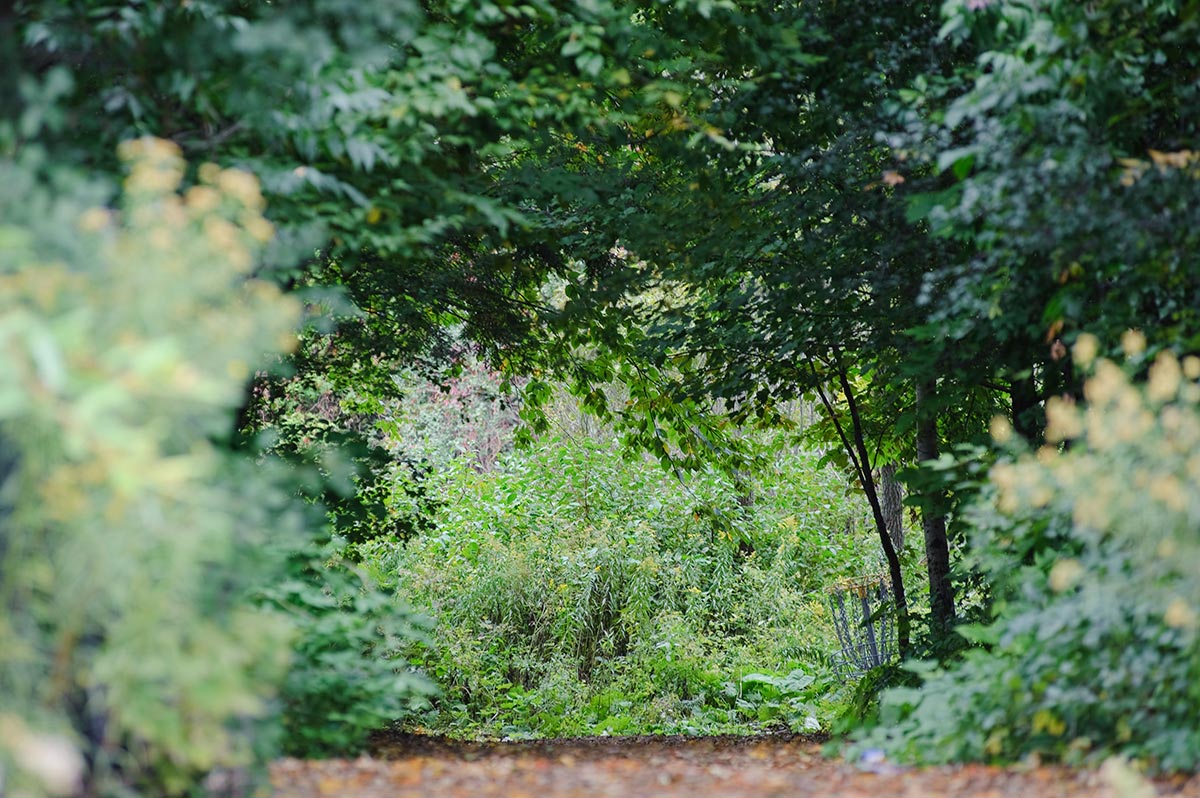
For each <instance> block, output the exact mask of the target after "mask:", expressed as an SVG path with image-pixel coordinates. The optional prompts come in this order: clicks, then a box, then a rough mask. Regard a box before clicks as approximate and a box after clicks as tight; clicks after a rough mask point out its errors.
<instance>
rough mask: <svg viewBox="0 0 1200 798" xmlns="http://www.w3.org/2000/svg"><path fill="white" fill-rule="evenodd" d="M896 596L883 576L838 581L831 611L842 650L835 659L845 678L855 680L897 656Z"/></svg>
mask: <svg viewBox="0 0 1200 798" xmlns="http://www.w3.org/2000/svg"><path fill="white" fill-rule="evenodd" d="M891 600H892V593H891V590H890V589H889V587H888V582H887V579H886V578H885V577H883V576H879V575H875V576H867V577H861V578H858V579H848V580H843V581H841V582H838V583H837V584H835V585H832V586H831V587H830V588H829V610H830V614H831V615H832V616H833V625H834V629H835V630H836V631H837V637H838V643H840V644H841V647H842V650H841V652H840V653H839V654H835V655H834V657H833V665H834V669H835V671H836V672H837V674H838V676H839V677H840V678H842V679H852V678H856V677H858V676H861V675H862V674H864V673H866V672H867V671H869V670H870V669H871V668H874V667H877V666H879V665H882V664H884V663H885V662H890V661H891V660H892V658H893V657H894V656H895V655H896V619H895V614H894V613H893V611H892V608H891V606H890V605H891Z"/></svg>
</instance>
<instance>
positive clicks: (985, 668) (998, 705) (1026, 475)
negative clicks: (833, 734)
mask: <svg viewBox="0 0 1200 798" xmlns="http://www.w3.org/2000/svg"><path fill="white" fill-rule="evenodd" d="M1137 345H1138V346H1139V347H1140V346H1141V342H1138V343H1137ZM1096 348H1097V343H1096V340H1095V339H1094V338H1090V337H1088V338H1084V339H1082V340H1081V342H1080V344H1078V345H1077V346H1076V350H1075V353H1076V358H1077V359H1081V360H1083V361H1085V362H1090V360H1091V358H1092V357H1093V356H1094V352H1095V350H1096ZM1081 350H1083V351H1082V352H1081ZM1081 354H1082V355H1083V357H1082V358H1081V357H1080V355H1081ZM1140 358H1141V355H1140V351H1138V352H1137V353H1136V355H1135V358H1134V360H1135V362H1136V361H1139V360H1140ZM1198 378H1200V360H1197V359H1196V358H1195V357H1190V358H1188V359H1187V360H1185V361H1184V363H1183V365H1182V367H1181V365H1180V363H1179V362H1178V361H1177V360H1176V359H1175V358H1174V357H1173V356H1171V355H1163V356H1161V357H1159V358H1158V359H1156V360H1155V362H1154V364H1153V366H1151V369H1150V378H1149V383H1148V387H1147V388H1146V389H1145V391H1144V392H1143V391H1139V390H1138V389H1137V388H1135V387H1134V386H1131V385H1130V383H1129V382H1128V379H1127V377H1126V375H1125V373H1124V372H1123V371H1122V370H1121V368H1120V367H1119V366H1117V365H1115V364H1113V363H1112V362H1110V361H1100V363H1099V365H1098V367H1097V370H1096V373H1095V376H1094V377H1093V378H1092V379H1091V380H1090V381H1089V382H1088V383H1087V386H1086V388H1085V393H1086V396H1087V398H1088V400H1089V406H1088V408H1087V409H1086V410H1084V411H1080V410H1078V409H1076V408H1075V407H1073V406H1071V405H1067V404H1065V403H1064V402H1062V401H1057V402H1053V403H1051V404H1050V405H1049V406H1048V407H1047V413H1048V416H1049V429H1048V432H1047V434H1048V435H1049V436H1050V438H1051V439H1052V440H1055V441H1060V440H1069V441H1072V444H1073V445H1072V446H1071V448H1070V449H1069V450H1067V451H1065V452H1059V451H1057V450H1055V449H1052V448H1044V449H1043V450H1042V451H1041V452H1039V453H1037V454H1036V455H1035V454H1030V453H1024V454H1021V455H1020V456H1019V457H1017V458H1016V459H1015V460H1014V461H1010V462H1004V463H1002V464H1001V465H998V466H997V467H996V468H995V470H994V471H993V483H994V485H993V487H991V488H990V489H989V491H988V494H987V497H986V500H985V501H981V502H979V503H978V505H977V507H976V510H975V512H974V513H973V516H972V520H973V522H974V527H975V529H976V530H977V531H976V534H977V536H978V539H977V540H976V541H975V542H976V546H977V551H978V553H979V554H978V556H979V560H980V565H981V567H982V568H983V569H984V570H985V571H986V572H987V573H988V574H989V576H990V577H991V578H992V580H993V584H995V585H997V587H998V589H999V590H1000V595H1001V596H1002V597H1003V604H1002V606H1001V607H1000V608H999V611H998V613H997V617H996V620H995V622H994V623H992V624H990V625H987V626H980V627H975V628H972V629H967V630H963V631H964V633H965V634H969V635H970V636H971V637H973V638H976V639H978V640H979V641H980V642H984V643H986V644H987V647H986V648H979V649H975V650H972V651H969V652H968V653H967V656H966V657H965V659H964V660H963V661H962V662H961V663H959V664H958V665H956V666H955V667H954V668H952V669H949V670H947V671H939V672H935V673H928V674H927V678H926V683H925V686H924V688H922V689H921V690H898V691H894V692H892V693H890V694H887V695H885V705H884V710H883V716H884V720H885V722H889V721H890V722H891V724H892V725H890V726H885V727H883V728H881V729H879V730H877V731H876V732H875V734H874V735H873V737H872V738H871V740H870V742H873V743H879V744H883V745H885V746H888V747H890V748H892V749H894V750H896V751H897V752H901V753H903V754H904V755H905V756H906V757H908V758H911V759H917V760H920V761H932V762H943V761H951V760H962V759H982V758H1000V759H1015V758H1018V757H1021V756H1025V755H1027V754H1030V753H1034V752H1037V753H1039V754H1042V755H1053V756H1057V757H1062V758H1064V759H1067V760H1068V761H1076V762H1078V761H1081V760H1084V759H1091V758H1095V757H1096V756H1097V754H1099V755H1101V756H1103V755H1107V754H1108V753H1110V752H1111V751H1118V752H1120V753H1122V754H1124V755H1127V756H1131V757H1135V758H1137V759H1140V760H1143V761H1147V762H1150V763H1153V764H1154V765H1155V766H1157V767H1159V768H1165V769H1171V770H1185V769H1190V768H1193V767H1194V766H1195V761H1196V760H1195V757H1196V751H1197V750H1198V749H1200V739H1198V738H1197V728H1200V725H1198V724H1200V714H1198V713H1200V692H1198V687H1197V685H1200V680H1198V677H1200V642H1198V638H1197V631H1200V624H1198V622H1197V612H1196V609H1195V607H1196V606H1197V599H1198V596H1197V588H1196V583H1195V579H1194V574H1195V573H1196V567H1197V565H1198V564H1200V563H1198V560H1197V557H1198V555H1200V549H1198V547H1197V540H1196V535H1195V529H1196V517H1197V513H1198V512H1200V508H1198V507H1197V498H1196V497H1197V495H1200V494H1198V491H1197V479H1198V477H1200V460H1198V458H1197V454H1196V451H1197V445H1198V444H1200V413H1198V412H1197V403H1200V384H1198V383H1197V382H1196V380H1197V379H1198ZM997 432H998V433H999V435H1000V437H1004V436H1007V435H1010V434H1011V430H1010V429H1008V428H1006V427H1003V426H1001V427H999V428H998V429H997Z"/></svg>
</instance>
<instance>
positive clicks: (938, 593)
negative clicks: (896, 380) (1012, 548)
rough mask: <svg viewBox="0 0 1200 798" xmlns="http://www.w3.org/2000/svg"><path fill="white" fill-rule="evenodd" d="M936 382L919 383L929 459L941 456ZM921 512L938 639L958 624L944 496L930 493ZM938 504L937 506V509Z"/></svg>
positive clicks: (921, 438) (921, 429) (922, 448)
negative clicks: (935, 408)
mask: <svg viewBox="0 0 1200 798" xmlns="http://www.w3.org/2000/svg"><path fill="white" fill-rule="evenodd" d="M933 390H934V388H933V385H932V384H918V385H917V460H918V461H919V462H922V463H924V462H927V461H929V460H936V459H937V457H938V450H939V442H938V429H937V416H936V415H935V414H934V413H933V412H932V409H931V408H930V406H929V405H930V397H931V395H932V394H933ZM927 499H928V501H926V502H925V509H924V511H923V512H922V513H921V527H922V530H923V531H924V533H925V562H926V564H927V567H928V571H929V607H930V611H931V614H932V619H931V622H930V627H931V628H930V632H932V634H933V639H934V641H935V642H940V641H942V640H944V639H945V637H946V635H948V634H949V633H950V629H951V628H952V627H953V625H954V585H953V584H952V582H951V580H950V544H949V541H948V540H947V539H946V516H945V515H944V514H943V513H942V511H941V509H940V508H941V507H943V506H945V497H944V496H930V497H927ZM934 508H937V509H934Z"/></svg>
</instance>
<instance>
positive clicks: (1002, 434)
mask: <svg viewBox="0 0 1200 798" xmlns="http://www.w3.org/2000/svg"><path fill="white" fill-rule="evenodd" d="M988 431H989V432H991V433H992V440H993V441H995V442H996V443H998V444H1001V445H1003V444H1005V443H1008V442H1009V441H1010V440H1011V439H1012V436H1013V428H1012V424H1010V423H1009V422H1008V419H1007V418H1005V417H1004V416H992V421H991V423H990V424H989V425H988Z"/></svg>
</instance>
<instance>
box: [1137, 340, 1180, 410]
mask: <svg viewBox="0 0 1200 798" xmlns="http://www.w3.org/2000/svg"><path fill="white" fill-rule="evenodd" d="M1182 379H1183V370H1182V369H1181V368H1180V367H1179V361H1178V360H1176V359H1175V356H1174V355H1172V354H1171V353H1170V352H1163V353H1161V354H1159V356H1158V357H1157V358H1155V360H1154V365H1152V366H1151V367H1150V380H1149V382H1148V383H1147V385H1146V396H1148V397H1149V398H1150V401H1152V402H1169V401H1171V400H1172V399H1174V398H1175V395H1176V394H1177V393H1178V392H1179V383H1180V382H1181V381H1182Z"/></svg>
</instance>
